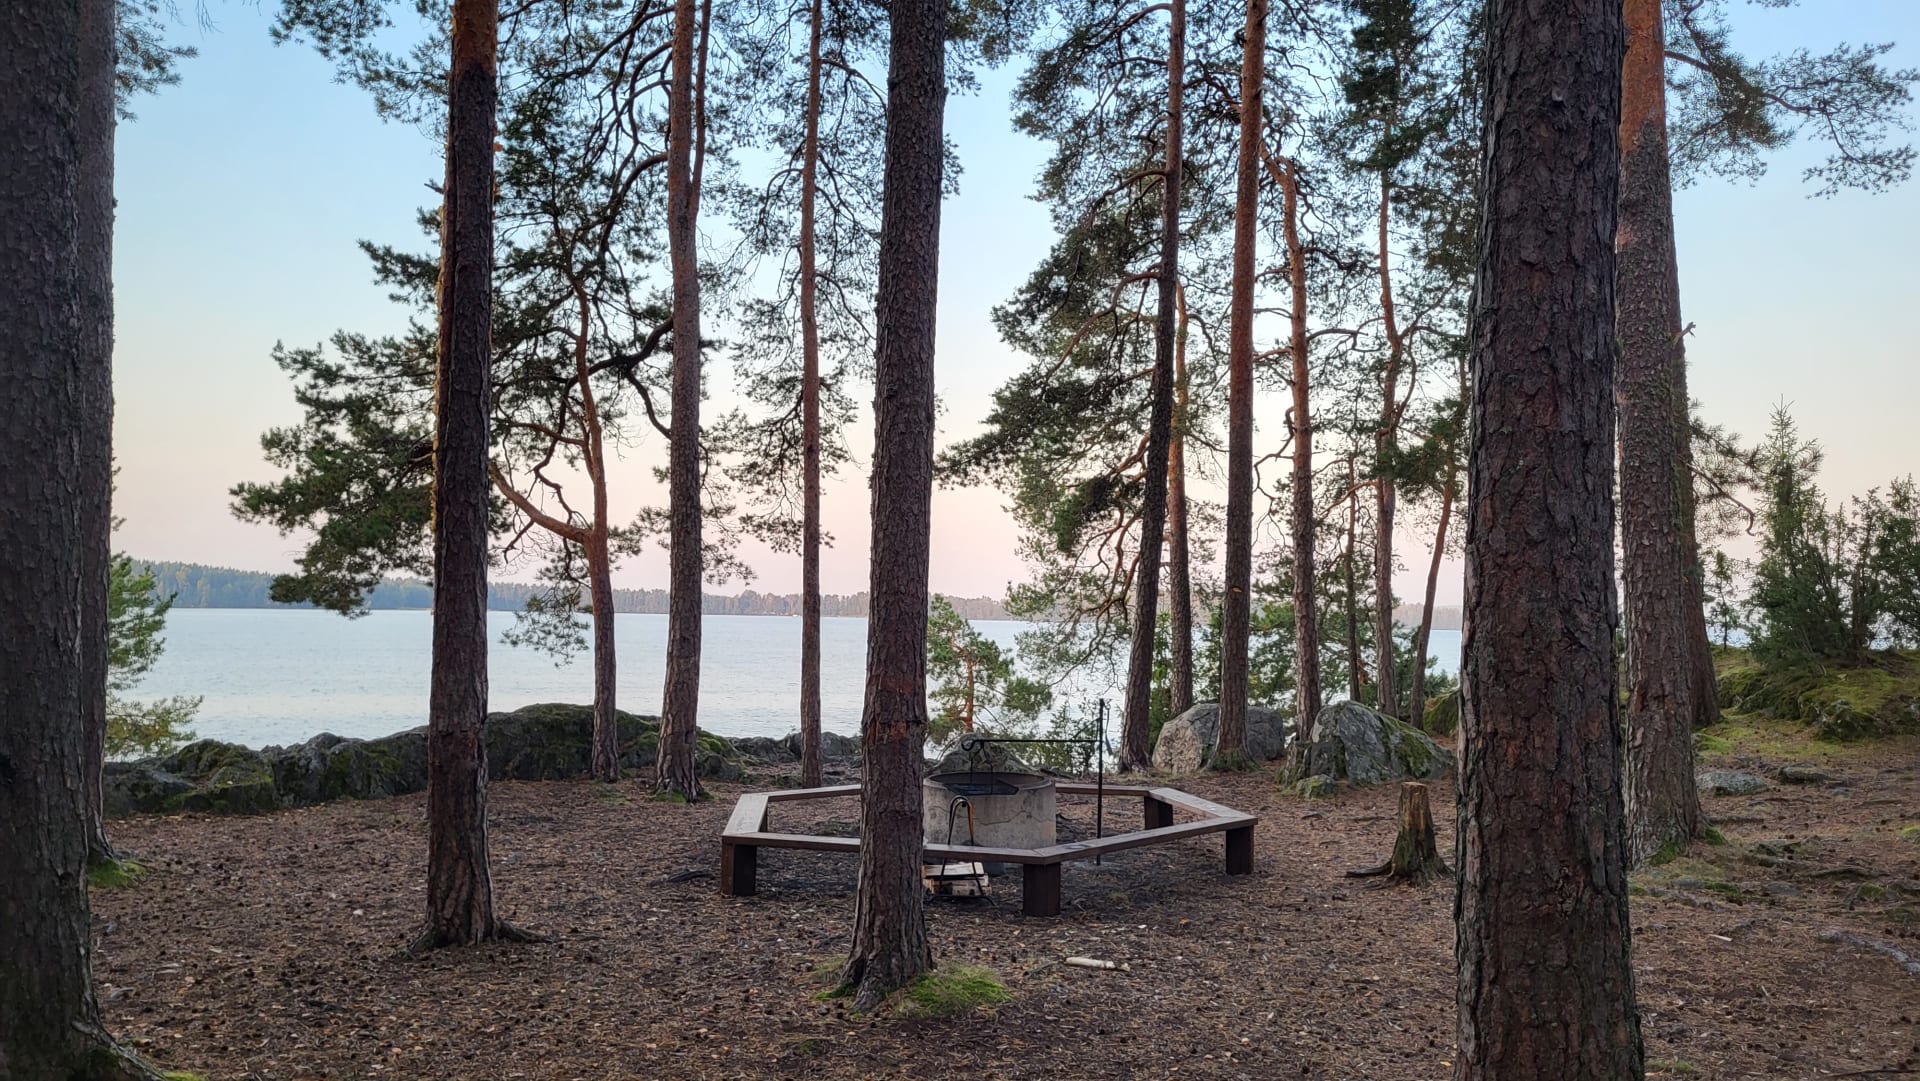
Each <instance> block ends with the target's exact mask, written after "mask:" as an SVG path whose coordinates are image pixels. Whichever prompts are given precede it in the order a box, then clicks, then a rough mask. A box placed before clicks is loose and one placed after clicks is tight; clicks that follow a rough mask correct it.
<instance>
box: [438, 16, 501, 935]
mask: <svg viewBox="0 0 1920 1081" xmlns="http://www.w3.org/2000/svg"><path fill="white" fill-rule="evenodd" d="M498 43H499V5H498V3H497V2H494V0H459V2H458V3H457V5H456V6H455V8H454V12H453V66H452V71H451V77H450V79H449V92H448V93H449V96H448V106H447V109H448V115H447V182H446V202H445V204H444V206H443V208H442V210H441V220H440V247H441V257H440V297H439V302H440V343H439V358H438V367H439V371H438V375H437V386H436V388H435V392H436V400H435V405H434V433H435V434H434V455H433V578H434V593H433V671H432V691H431V698H430V702H429V706H428V714H427V723H428V733H427V926H426V930H425V931H424V932H423V933H422V934H421V936H420V939H419V941H418V942H417V943H416V946H417V947H422V948H426V947H434V946H458V945H467V944H470V943H474V942H484V941H487V940H490V939H494V938H498V937H501V935H502V934H503V928H502V925H501V922H500V920H499V918H498V917H497V916H496V915H495V914H494V910H493V880H492V877H491V874H490V871H489V869H488V865H487V745H486V739H485V726H486V719H487V555H488V551H487V547H488V522H487V492H488V489H489V486H490V479H489V476H488V431H489V419H490V418H489V415H488V405H487V395H488V390H489V387H490V384H491V382H492V376H491V369H492V361H493V322H492V310H491V305H492V301H493V132H494V109H495V105H496V102H497V101H498V94H499V89H498V83H497V78H496V74H495V67H494V64H495V54H496V49H497V47H498Z"/></svg>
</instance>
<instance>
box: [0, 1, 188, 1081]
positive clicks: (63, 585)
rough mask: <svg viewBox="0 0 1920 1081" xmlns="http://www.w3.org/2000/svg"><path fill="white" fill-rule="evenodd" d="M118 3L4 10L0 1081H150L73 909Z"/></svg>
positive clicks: (90, 675)
mask: <svg viewBox="0 0 1920 1081" xmlns="http://www.w3.org/2000/svg"><path fill="white" fill-rule="evenodd" d="M113 12H114V7H113V5H112V4H111V3H108V2H107V0H81V2H79V3H60V4H51V3H49V4H28V5H24V6H21V7H19V8H18V9H16V10H15V11H14V12H13V13H12V14H11V16H10V17H8V18H7V19H4V20H0V56H5V57H7V58H8V62H7V63H6V64H5V65H3V66H0V145H4V146H6V147H7V148H8V151H7V153H6V154H4V155H0V206H3V207H5V208H6V210H5V212H4V213H0V275H3V276H4V278H5V280H6V281H7V283H8V285H7V288H6V289H4V290H0V366H4V368H5V370H6V373H7V375H8V378H9V386H8V389H7V392H6V393H4V394H0V506H5V508H6V513H4V514H0V550H4V551H5V552H6V553H7V569H6V572H5V573H4V574H0V867H3V868H5V872H4V873H0V972H4V973H5V975H4V976H0V1076H5V1077H8V1078H19V1079H21V1081H75V1079H79V1081H91V1079H94V1078H132V1077H142V1078H153V1077H156V1076H157V1075H155V1074H154V1073H152V1072H151V1071H150V1070H148V1069H147V1068H146V1067H145V1066H144V1065H142V1064H141V1063H139V1062H138V1061H137V1060H135V1059H134V1058H132V1057H131V1056H130V1055H127V1054H125V1053H123V1052H121V1051H120V1050H119V1049H118V1048H117V1047H115V1046H114V1044H113V1042H112V1041H111V1040H110V1039H108V1037H107V1035H106V1032H105V1031H104V1029H102V1027H101V1024H100V1009H99V1004H98V1002H97V1000H96V999H95V998H94V993H93V980H92V974H91V972H90V968H91V959H90V958H91V953H92V948H93V934H92V928H91V927H90V918H89V913H88V904H87V877H86V870H87V856H88V847H89V834H90V832H91V827H90V824H89V819H90V815H92V814H94V813H95V812H93V811H91V810H90V809H89V803H90V801H91V800H92V799H93V795H92V789H91V787H90V785H89V783H88V779H87V777H88V774H89V772H90V771H92V770H93V769H94V768H95V755H94V753H93V746H94V741H95V739H96V738H97V737H95V736H94V735H93V734H92V729H93V728H94V727H95V725H96V721H97V719H99V718H103V717H104V714H105V696H106V680H105V671H106V669H105V664H104V658H105V656H106V636H107V622H106V618H105V617H106V608H105V605H104V604H101V605H99V606H98V607H97V608H96V607H95V606H94V605H93V604H92V603H91V599H90V596H89V590H90V587H91V580H90V579H89V578H87V577H86V576H87V575H89V574H90V573H91V568H92V564H93V563H94V562H95V559H96V554H95V552H94V550H93V546H94V542H95V541H96V540H98V541H99V542H102V543H104V541H105V539H106V531H105V526H104V519H105V517H106V515H107V513H108V500H109V497H110V489H111V467H110V466H109V467H108V468H107V469H106V470H103V469H102V468H101V465H102V464H103V463H101V462H100V461H99V451H100V447H101V445H102V440H104V439H106V438H107V428H106V426H107V425H108V424H109V422H110V420H111V416H110V412H109V406H108V400H107V399H106V398H105V397H104V396H103V395H102V394H101V388H102V387H104V386H109V385H110V382H111V372H112V363H113V358H112V325H113V297H112V290H111V282H112V272H113V259H112V211H111V203H110V201H109V200H107V199H105V198H103V196H105V195H107V194H109V193H110V188H111V183H112V180H111V174H110V173H109V174H108V176H106V177H104V178H103V177H100V176H95V175H89V174H90V171H97V170H105V169H110V167H111V152H112V130H113V99H112V93H111V86H112V80H113V70H114V61H113V56H114V44H113V43H114V27H113ZM103 87H105V88H107V92H106V93H102V92H101V91H102V88H103ZM96 519H98V520H96ZM101 566H102V570H103V573H104V567H105V564H104V562H103V563H102V564H101ZM103 585H104V582H103ZM95 656H97V657H99V658H101V663H100V664H99V666H98V667H97V673H98V676H99V678H98V679H96V678H95V675H96V668H95V667H94V666H93V665H92V663H91V658H92V657H95ZM82 659H86V660H85V661H84V662H83V663H76V662H80V661H81V660H82ZM96 698H97V699H99V701H98V702H97V703H96V702H95V701H94V699H96Z"/></svg>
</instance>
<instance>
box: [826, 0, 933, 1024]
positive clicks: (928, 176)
mask: <svg viewBox="0 0 1920 1081" xmlns="http://www.w3.org/2000/svg"><path fill="white" fill-rule="evenodd" d="M889 25H890V27H891V41H890V45H889V50H890V53H891V55H890V57H889V61H888V72H887V98H888V100H887V160H886V172H885V175H884V179H883V181H882V184H883V194H882V197H881V211H880V267H879V269H880V291H879V295H878V297H877V298H876V299H875V302H874V322H875V325H876V326H878V327H879V340H878V342H877V349H876V356H875V363H874V454H873V555H872V559H873V575H872V584H871V590H872V594H871V596H872V613H871V615H870V616H869V617H868V620H867V694H866V704H865V709H864V714H863V716H862V717H861V720H860V739H861V750H862V751H863V753H864V756H865V769H866V773H865V777H864V779H863V781H862V785H861V793H860V838H861V841H860V886H859V890H858V893H857V895H856V898H855V906H854V918H853V948H852V951H851V953H850V954H849V955H848V957H847V964H846V968H845V969H844V970H842V973H841V979H842V981H843V983H845V984H846V985H847V986H849V987H851V988H853V989H854V1008H855V1009H859V1010H870V1009H872V1008H873V1007H875V1006H877V1005H879V1004H880V1002H881V1001H882V1000H883V999H884V998H885V997H886V996H887V995H889V994H891V993H893V992H894V991H896V990H899V989H900V988H902V987H905V986H906V985H907V984H909V983H911V982H912V981H913V980H915V979H916V978H918V977H919V976H920V975H921V974H922V973H924V972H926V971H927V970H928V969H930V968H932V967H933V953H932V950H931V948H930V947H929V946H928V943H927V924H926V914H925V911H924V905H925V897H924V894H925V887H924V886H922V885H921V882H920V854H921V832H920V831H921V822H920V768H921V760H920V756H921V752H922V747H923V745H924V744H925V742H926V735H927V604H928V601H929V599H930V598H929V597H928V595H927V567H928V556H929V549H930V535H929V534H930V530H931V526H932V508H933V407H934V397H933V360H934V353H933V348H934V316H935V314H936V311H937V308H938V303H937V302H938V299H939V284H940V195H941V173H942V169H943V168H944V166H945V148H946V144H945V135H944V124H945V118H946V106H947V81H946V41H947V4H946V0H893V3H892V6H891V8H890V18H889Z"/></svg>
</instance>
